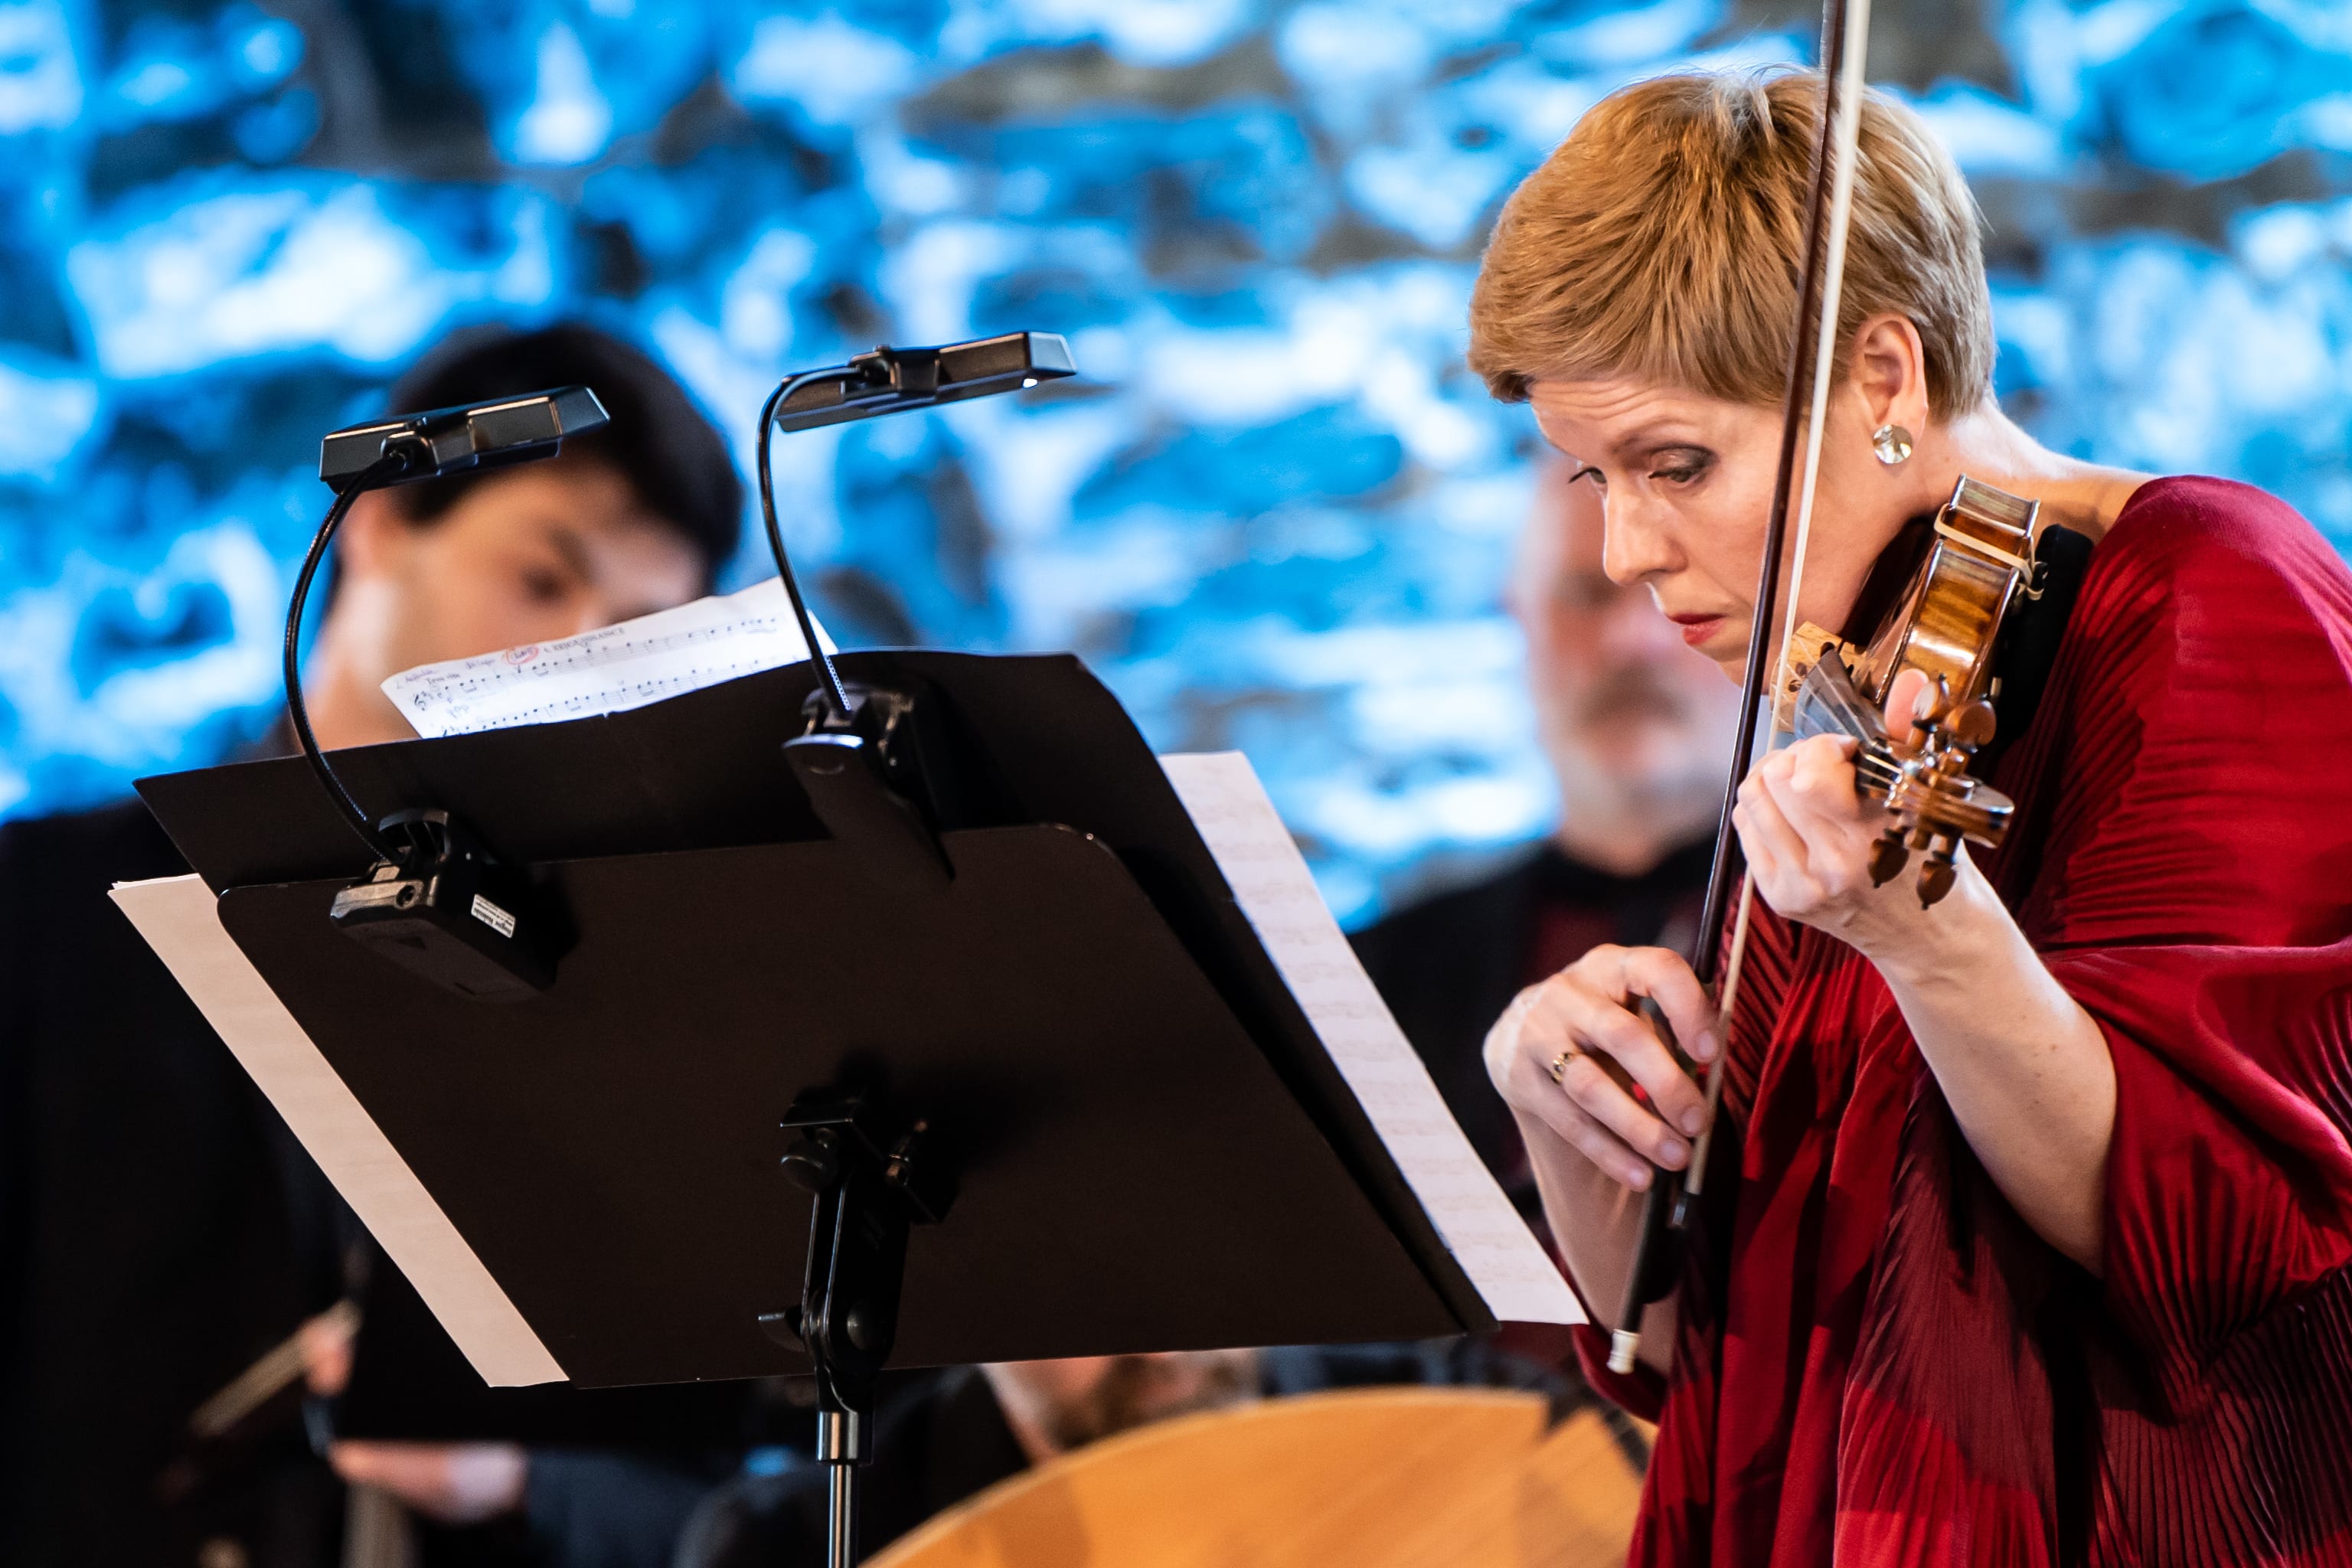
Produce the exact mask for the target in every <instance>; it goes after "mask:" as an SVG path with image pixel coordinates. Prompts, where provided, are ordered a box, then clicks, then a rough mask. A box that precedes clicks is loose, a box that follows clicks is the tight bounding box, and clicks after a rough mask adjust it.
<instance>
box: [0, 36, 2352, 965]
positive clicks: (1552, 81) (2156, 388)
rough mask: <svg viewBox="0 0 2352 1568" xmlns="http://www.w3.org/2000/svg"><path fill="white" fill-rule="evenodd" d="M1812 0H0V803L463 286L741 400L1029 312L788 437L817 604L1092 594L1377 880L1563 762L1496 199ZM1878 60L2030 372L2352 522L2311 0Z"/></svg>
mask: <svg viewBox="0 0 2352 1568" xmlns="http://www.w3.org/2000/svg"><path fill="white" fill-rule="evenodd" d="M1814 26H1816V18H1815V15H1814V13H1813V12H1812V11H1811V10H1810V9H1808V8H1806V7H1804V6H1801V5H1780V4H1760V3H1751V0H1654V3H1651V4H1646V5H1607V4H1599V3H1593V0H1531V3H1528V4H1517V3H1514V0H1347V3H1337V0H1297V3H1291V0H865V3H862V4H858V5H775V4H757V3H744V0H343V3H337V0H282V3H278V4H272V5H256V4H253V3H251V0H236V3H234V4H230V5H217V4H211V3H205V0H193V3H184V4H165V3H160V0H110V3H98V0H0V814H9V815H19V814H27V813H34V812H40V811H47V810H54V809H60V808H65V807H70V806H76V805H85V804H89V803H94V802H97V801H100V800H103V799H106V798H110V797H112V796H114V795H119V794H120V793H121V791H122V790H123V789H124V788H125V787H126V786H127V784H128V782H129V780H130V779H131V778H132V777H133V776H135V775H136V774H138V773H142V772H149V771H154V770H158V769H162V768H166V767H171V766H174V765H181V764H189V763H201V762H205V761H209V760H211V759H213V758H215V757H216V756H218V755H220V754H221V753H222V752H224V751H225V750H226V749H227V748H228V747H230V746H233V745H234V744H236V743H237V742H239V741H240V740H242V739H243V738H245V737H247V736H249V735H252V734H255V733H257V731H258V730H259V729H260V727H261V726H262V724H263V723H264V722H266V721H267V718H268V704H269V702H270V700H271V698H272V694H273V691H274V686H273V680H274V667H273V658H274V654H273V645H274V641H275V638H276V637H277V634H278V626H279V618H280V616H281V615H282V606H283V603H284V595H285V592H286V588H287V585H288V581H289V572H290V566H291V563H293V562H294V560H295V559H296V558H297V557H298V555H299V550H300V546H301V545H302V543H303V542H305V541H306V539H307V536H308V534H309V532H310V529H311V528H312V527H313V526H314V525H315V522H316V521H317V517H318V514H319V512H320V508H321V505H322V503H323V501H324V500H325V499H326V493H325V491H324V490H323V489H321V487H320V485H319V484H318V482H317V480H316V479H315V469H314V464H315V461H316V456H317V438H318V437H319V435H320V433H321V432H322V431H324V430H325V429H327V428H328V427H330V426H333V425H335V424H338V423H341V422H345V421H347V420H350V419H352V418H355V417H359V416H363V415H365V414H368V413H372V412H373V411H374V408H375V406H376V403H375V400H376V399H377V398H378V396H379V395H380V393H381V390H382V388H383V386H384V384H386V383H387V382H388V381H389V380H390V379H391V378H392V377H393V376H394V374H397V373H398V372H399V370H400V369H401V368H402V367H403V366H404V365H405V364H406V363H408V362H409V361H410V360H411V359H413V358H414V357H415V355H416V354H417V353H419V352H420V351H421V350H423V349H424V348H425V346H426V345H427V344H428V343H429V342H431V341H432V340H434V339H435V338H436V336H437V335H438V334H440V333H441V332H442V331H446V330H447V329H449V328H451V327H455V326H458V325H461V324H465V323H468V322H473V321H483V320H493V319H495V320H503V321H516V322H532V321H543V320H547V319H550V318H552V317H556V316H560V315H584V316H586V317H588V318H589V319H592V320H595V321H600V322H602V323H604V324H605V325H608V326H611V327H614V328H615V329H616V330H618V331H622V332H624V333H625V334H627V335H630V336H632V337H634V338H635V339H637V340H638V341H640V342H644V343H646V345H647V346H648V347H650V348H651V349H652V350H653V351H654V352H655V353H656V354H657V355H658V356H659V357H661V358H662V359H663V360H664V361H665V362H666V363H668V364H669V365H670V366H672V367H673V368H674V369H675V370H676V371H677V373H678V374H679V375H680V376H682V377H683V378H684V379H685V381H686V382H687V383H688V385H690V386H691V387H692V388H693V389H694V391H695V392H696V393H697V394H698V395H699V396H700V397H701V399H702V400H703V401H704V403H705V405H707V406H708V408H709V411H710V412H711V413H712V415H713V416H715V417H716V418H718V419H719V421H720V423H721V424H722V425H723V426H725V428H726V429H727V430H728V431H729V433H730V437H732V438H733V439H734V440H735V442H736V443H737V446H738V448H739V450H740V451H743V452H745V453H746V454H748V451H749V447H750V437H751V424H752V421H753V418H754V416H755V414H756V411H757V409H758V406H759V403H760V399H761V395H762V394H763V393H764V391H765V390H766V388H767V387H768V385H769V384H772V382H773V381H774V380H775V379H776V378H777V376H778V375H779V374H781V373H782V372H783V371H785V370H787V369H791V368H795V367H799V366H803V365H809V364H816V363H828V362H832V361H835V360H838V359H839V358H841V357H842V356H843V355H844V354H845V353H847V352H851V351H855V350H856V349H859V348H863V347H866V346H868V345H869V344H871V343H873V342H877V341H892V342H939V341H943V340H949V339H954V338H959V337H964V336H969V335H971V334H974V333H980V332H987V331H1000V330H1004V329H1009V328H1015V327H1034V328H1043V329H1050V330H1055V331H1063V332H1066V333H1067V334H1069V336H1070V338H1071V340H1072V342H1073V343H1074V344H1075V346H1076V353H1077V356H1078V361H1079V363H1080V366H1081V368H1082V370H1083V371H1084V372H1085V373H1086V377H1087V379H1086V381H1085V383H1084V384H1081V385H1076V386H1063V387H1056V388H1053V389H1050V392H1051V394H1052V395H1045V394H1039V395H1033V397H1032V398H1031V399H1030V400H1027V401H1017V400H1013V399H999V400H995V401H992V402H990V403H985V404H978V405H966V406H964V407H962V408H961V409H958V410H954V411H951V412H949V413H946V414H941V415H937V416H921V417H917V418H909V419H901V420H895V421H881V422H877V423H874V424H869V425H862V426H853V427H850V428H848V429H847V430H846V431H828V432H822V433H816V434H812V435H805V436H800V437H793V438H791V439H788V440H786V441H783V442H782V443H780V444H779V455H780V472H781V473H782V490H781V493H782V496H783V498H784V510H785V512H786V526H787V529H788V532H789V537H790V539H791V540H792V542H793V545H794V548H795V549H796V550H797V551H798V552H801V553H802V555H803V558H804V560H805V561H806V562H807V563H808V565H807V566H806V567H804V570H808V571H812V572H813V574H814V577H815V579H816V582H817V584H818V595H819V598H820V600H821V611H822V613H823V614H824V616H825V618H826V619H827V621H828V622H829V624H830V625H831V626H832V627H833V628H834V629H835V631H836V633H837V634H839V636H840V637H841V638H842V640H843V641H844V642H845V643H851V644H855V643H858V642H888V643H908V642H921V643H929V644H935V645H940V646H947V647H964V648H980V649H1037V648H1069V649H1075V650H1076V651H1077V652H1079V653H1081V654H1083V655H1084V656H1085V657H1086V658H1087V659H1088V660H1089V661H1090V662H1091V663H1092V664H1093V666H1094V668H1096V669H1097V670H1098V671H1099V672H1100V673H1101V674H1102V675H1103V676H1104V677H1105V678H1106V679H1108V680H1109V681H1110V683H1111V684H1112V685H1113V686H1114V687H1115V688H1116V689H1118V692H1119V693H1120V695H1121V696H1122V697H1123V698H1124V699H1125V700H1126V701H1127V702H1128V704H1129V707H1130V709H1131V710H1133V711H1134V713H1135V715H1136V717H1137V718H1138V720H1139V721H1140V722H1141V724H1142V725H1143V727H1144V729H1145V731H1146V732H1147V733H1148V734H1149V735H1150V739H1151V740H1152V741H1153V742H1154V743H1155V744H1157V745H1158V746H1160V748H1161V749H1163V750H1174V749H1196V748H1209V747H1222V746H1238V747H1241V748H1243V749H1244V750H1245V751H1247V752H1249V753H1250V755H1251V757H1252V758H1253V759H1254V760H1255V763H1256V764H1257V766H1258V768H1259V769H1260V771H1261V772H1262V773H1264V774H1265V776H1266V778H1267V781H1268V783H1269V784H1270V786H1271V787H1272V789H1273V791H1274V793H1275V795H1276V800H1277V802H1278V804H1279V805H1281V806H1282V808H1283V811H1284V813H1285V815H1286V817H1287V818H1288V820H1289V822H1290V823H1291V825H1292V826H1293V827H1294V829H1295V830H1296V831H1297V833H1298V835H1299V836H1300V837H1301V840H1302V842H1303V843H1304V844H1305V845H1306V847H1307V850H1308V853H1309V857H1310V858H1311V860H1312V861H1313V862H1314V864H1315V866H1316V868H1317V871H1318V875H1319V876H1320V877H1321V878H1322V879H1323V884H1324V888H1325V890H1326V892H1327V894H1328V896H1329V898H1330V900H1331V901H1332V903H1333V905H1334V907H1335V908H1337V909H1338V910H1339V912H1340V914H1341V915H1342V917H1343V918H1346V919H1349V920H1360V919H1362V918H1366V917H1369V916H1370V915H1371V914H1372V913H1374V912H1376V911H1377V910H1380V909H1381V908H1383V907H1386V906H1388V905H1391V904H1392V903H1393V902H1394V901H1395V900H1398V899H1400V898H1402V897H1404V896H1406V895H1407V894H1409V893H1410V892H1411V891H1412V890H1413V889H1415V888H1416V887H1417V886H1420V885H1423V883H1425V882H1426V881H1427V880H1428V879H1432V878H1437V877H1444V876H1446V875H1449V874H1452V873H1454V872H1457V871H1460V870H1463V869H1465V868H1468V867H1469V866H1470V865H1472V864H1474V863H1475V862H1477V861H1478V860H1480V859H1481V858H1486V857H1488V856H1491V855H1492V854H1494V853H1495V852H1496V851H1497V850H1498V849H1500V848H1501V847H1505V846H1507V845H1510V844H1512V843H1514V842H1517V841H1519V840H1522V839H1525V838H1527V837H1530V836H1532V835H1534V834H1536V833H1538V832H1539V831H1541V829H1542V827H1543V826H1544V825H1545V824H1546V822H1547V820H1548V818H1549V813H1550V811H1551V801H1550V792H1549V784H1548V783H1547V781H1546V778H1545V775H1544V773H1543V769H1542V765H1541V763H1540V761H1539V759H1538V756H1537V754H1536V752H1535V749H1534V746H1533V744H1532V739H1531V731H1530V721H1529V717H1528V713H1527V711H1526V707H1525V703H1524V701H1523V700H1522V699H1521V697H1520V696H1519V693H1518V689H1517V660H1518V658H1519V648H1518V644H1517V637H1516V636H1515V634H1514V633H1513V631H1512V630H1511V628H1510V626H1509V625H1508V623H1507V622H1506V621H1505V620H1503V619H1502V618H1501V617H1500V616H1499V614H1498V612H1497V610H1496V594H1497V588H1498V585H1499V584H1500V581H1501V577H1502V574H1503V571H1504V568H1505V565H1506V562H1507V551H1508V546H1509V542H1510V539H1511V536H1512V533H1513V531H1514V530H1515V529H1516V527H1517V523H1518V521H1519V519H1520V515H1521V512H1522V510H1523V507H1524V505H1525V501H1526V497H1527V493H1528V457H1529V454H1530V451H1531V449H1532V439H1533V432H1532V428H1531V426H1530V425H1529V423H1528V419H1527V416H1526V415H1525V412H1524V411H1523V410H1519V409H1509V408H1498V407H1496V406H1494V405H1490V404H1489V403H1488V401H1487V400H1486V396H1485V395H1484V393H1483V391H1482V389H1481V388H1480V387H1479V385H1478V384H1477V383H1476V382H1475V379H1473V378H1472V377H1470V376H1469V375H1468V374H1466V373H1465V371H1464V370H1463V369H1462V367H1461V363H1460V358H1461V352H1462V348H1463V342H1464V337H1465V331H1464V324H1463V316H1464V307H1465V299H1466V297H1467V292H1468V288H1469V282H1470V278H1471V275H1472V271H1473V269H1474V267H1475V257H1476V253H1477V248H1478V245H1479V242H1480V240H1481V238H1482V237H1483V234H1484V231H1485V228H1486V224H1487V222H1488V221H1489V219H1490V217H1491V216H1492V214H1493V212H1494V210H1495V207H1496V204H1497V203H1498V202H1499V200H1500V199H1501V197H1502V196H1503V195H1505V194H1506V193H1507V191H1508V190H1509V188H1510V186H1511V185H1512V184H1513V183H1514V182H1515V181H1517V179H1518V178H1519V176H1520V175H1521V174H1525V173H1526V172H1527V171H1528V169H1530V168H1532V167H1533V166H1534V165H1535V163H1537V162H1538V160H1539V159H1540V158H1541V157H1542V155H1543V153H1545V151H1546V150H1547V149H1548V148H1549V147H1550V146H1551V145H1552V144H1553V143H1554V142H1557V141H1558V140H1559V138H1560V137H1561V136H1562V135H1564V134H1565V133H1566V132H1567V131H1568V129H1569V128H1570V125H1571V124H1572V123H1573V122H1574V121H1575V120H1576V118H1577V116H1578V115H1579V114H1580V112H1581V111H1582V110H1584V109H1585V108H1586V107H1587V106H1588V105H1590V104H1591V102H1593V101H1594V100H1596V99H1597V98H1599V97H1600V96H1601V94H1603V93H1605V92H1607V91H1608V90H1609V89H1612V87H1614V86H1616V85H1618V84H1619V83H1621V82H1623V81H1625V80H1627V79H1631V78H1633V77H1636V76H1640V75H1644V74H1649V73H1654V72H1656V71H1659V70H1662V69H1666V68H1674V67H1676V66H1681V65H1685V64H1693V63H1699V64H1713V65H1727V64H1736V63H1743V62H1750V63H1762V62H1769V61H1783V60H1796V59H1801V58H1808V57H1809V55H1810V53H1811V36H1812V30H1813V28H1814ZM1871 74H1872V77H1873V79H1874V80H1876V81H1878V82H1880V83H1882V84H1884V85H1886V86H1888V87H1890V88H1893V89H1897V90H1900V91H1902V92H1904V93H1905V94H1906V95H1907V96H1908V97H1910V98H1911V99H1912V100H1914V101H1916V103H1917V104H1918V105H1919V106H1920V107H1921V108H1922V109H1923V110H1925V111H1926V112H1927V114H1928V115H1929V117H1930V118H1931V120H1932V121H1933V122H1934V123H1935V124H1936V125H1937V127H1938V128H1939V129H1940V131H1941V132H1942V133H1943V134H1944V136H1945V137H1946V138H1947V140H1948V142H1949V143H1950V145H1951V147H1952V149H1953V151H1954V152H1955V153H1956V154H1957V155H1958V158H1959V161H1960V163H1961V164H1962V166H1963V167H1964V168H1965V169H1966V170H1967V171H1968V173H1969V176H1970V178H1971V180H1972V183H1973V184H1975V186H1976V189H1977V191H1978V193H1979V197H1980V199H1981V200H1982V202H1983V204H1984V205H1985V208H1986V212H1987V215H1988V216H1989V218H1990V223H1991V234H1990V240H1989V245H1990V258H1991V260H1992V264H1993V268H1994V276H1995V290H1996V297H1997V304H1998V314H1999V325H2000V340H2001V354H2000V390H2001V395H2002V396H2003V398H2004V400H2005V401H2006V402H2007V404H2008V405H2010V406H2011V409H2012V411H2014V412H2015V413H2017V414H2018V415H2019V416H2021V417H2022V418H2023V419H2024V420H2025V421H2026V422H2027V423H2028V424H2029V425H2030V426H2032V428H2033V429H2034V430H2035V431H2036V432H2037V433H2038V434H2040V435H2041V436H2042V437H2043V438H2044V439H2046V440H2049V441H2051V442H2053V444H2055V445H2057V446H2059V447H2063V448H2065V449H2068V450H2071V451H2075V452H2079V453H2083V454H2085V455H2090V456H2095V457H2097V458H2103V459H2106V460H2109V461H2115V462H2121V463H2126V464H2131V465H2135V466H2138V467H2143V468H2155V469H2168V470H2200V471H2204V472H2210V473H2220V474H2226V475H2231V476H2235V477H2239V478H2243V479H2251V480H2253V481H2255V482H2257V483H2260V484H2263V485H2265V486H2268V487H2270V488H2272V489H2276V490H2278V491H2279V492H2281V493H2283V494H2284V495H2285V496H2286V497H2287V498H2288V499H2290V500H2292V501H2294V503H2295V504H2296V505H2297V506H2299V507H2300V508H2302V509H2303V510H2304V511H2305V513H2306V514H2307V515H2309V516H2310V517H2311V518H2313V519H2314V520H2315V521H2316V522H2318V523H2319V525H2320V526H2321V527H2322V528H2323V529H2325V530H2326V531H2329V532H2330V534H2331V535H2332V536H2333V537H2334V538H2336V540H2337V541H2338V542H2352V465H2347V435H2352V284H2348V283H2347V256H2352V5H2346V4H2328V3H2314V0H2268V3H2265V4H2242V3H2232V0H2224V3H2211V4H2179V5H2176V4H2170V3H2167V0H2101V3H2098V4H2093V5H2070V4H2066V3H2064V0H1974V3H1973V4H1968V3H1963V4H1958V5H1954V4H1948V3H1945V0H1886V3H1884V4H1882V5H1880V6H1879V7H1878V20H1877V36H1876V37H1875V39H1874V47H1873V54H1872V71H1871ZM747 467H748V465H747ZM852 519H854V520H855V521H854V524H853V523H852V521H851V520H852ZM764 572H765V568H764V567H763V566H762V564H761V557H760V556H759V555H758V554H757V553H754V552H746V553H745V555H744V556H743V558H742V559H741V560H740V562H739V563H738V565H737V568H736V571H735V573H734V574H733V578H732V581H731V582H730V586H731V585H735V584H740V583H741V582H744V581H749V580H750V579H751V577H753V576H756V575H761V574H764Z"/></svg>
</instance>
